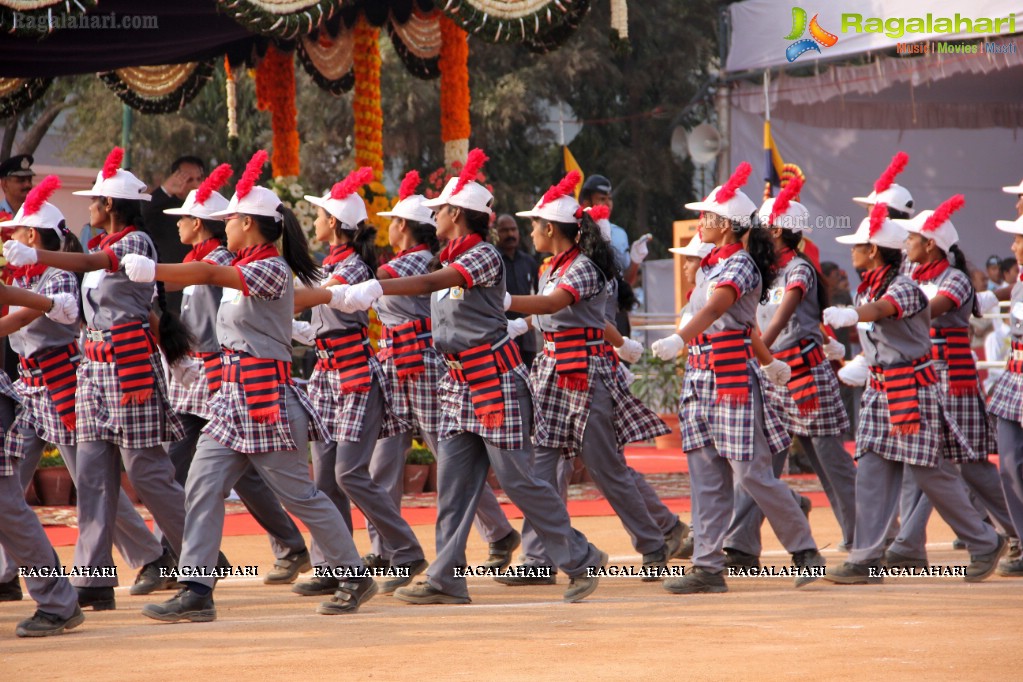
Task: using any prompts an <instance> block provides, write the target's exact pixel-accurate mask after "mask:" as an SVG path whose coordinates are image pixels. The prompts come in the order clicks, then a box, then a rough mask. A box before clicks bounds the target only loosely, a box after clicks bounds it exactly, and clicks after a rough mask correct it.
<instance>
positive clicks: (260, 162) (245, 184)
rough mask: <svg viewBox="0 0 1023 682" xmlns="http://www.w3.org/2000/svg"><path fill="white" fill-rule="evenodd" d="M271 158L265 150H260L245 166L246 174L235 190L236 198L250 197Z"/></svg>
mask: <svg viewBox="0 0 1023 682" xmlns="http://www.w3.org/2000/svg"><path fill="white" fill-rule="evenodd" d="M269 158H270V155H269V154H267V153H266V150H265V149H260V150H259V151H258V152H256V153H255V154H253V155H252V158H251V159H249V162H248V163H247V164H245V172H244V173H242V177H241V179H239V180H238V184H237V185H236V186H235V188H234V193H235V196H237V197H238V198H239V199H244V198H245V197H246V196H248V194H249V192H251V191H252V188H253V187H254V186H255V185H256V180H259V176H260V175H262V174H263V166H265V165H266V161H267V159H269Z"/></svg>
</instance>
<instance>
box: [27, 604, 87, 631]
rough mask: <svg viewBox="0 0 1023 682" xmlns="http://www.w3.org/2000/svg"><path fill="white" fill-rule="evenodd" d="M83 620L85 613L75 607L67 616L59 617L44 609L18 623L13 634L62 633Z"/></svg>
mask: <svg viewBox="0 0 1023 682" xmlns="http://www.w3.org/2000/svg"><path fill="white" fill-rule="evenodd" d="M84 622H85V615H84V614H83V613H82V609H81V608H79V607H78V606H76V607H75V612H74V613H72V614H71V615H70V616H69V617H67V618H61V617H60V616H56V615H54V614H52V613H47V612H46V611H36V612H35V613H34V614H32V617H31V618H26V619H25V620H23V621H21V622H20V623H18V627H17V628H15V630H14V634H16V635H17V636H18V637H49V636H50V635H63V634H64V631H65V630H70V629H71V628H76V627H78V626H79V625H81V624H82V623H84Z"/></svg>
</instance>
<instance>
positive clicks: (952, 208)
mask: <svg viewBox="0 0 1023 682" xmlns="http://www.w3.org/2000/svg"><path fill="white" fill-rule="evenodd" d="M965 205H966V197H964V196H963V195H962V194H956V195H955V196H952V197H949V198H948V199H945V201H943V202H941V205H940V206H938V208H936V209H934V213H932V214H931V216H930V217H929V218H928V219H927V220H925V221H924V226H923V227H921V228H920V231H921V232H933V231H934V230H936V229H938V228H939V227H941V226H942V225H943V224H944V223H945V222H946V221H947V220H948V219H949V218H951V217H952V214H953V213H955V212H956V211H958V210H959V209H961V208H962V207H963V206H965Z"/></svg>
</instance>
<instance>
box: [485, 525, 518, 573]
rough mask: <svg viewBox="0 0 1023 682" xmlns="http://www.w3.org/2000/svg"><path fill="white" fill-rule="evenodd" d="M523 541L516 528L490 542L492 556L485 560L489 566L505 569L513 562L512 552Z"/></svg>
mask: <svg viewBox="0 0 1023 682" xmlns="http://www.w3.org/2000/svg"><path fill="white" fill-rule="evenodd" d="M521 543H522V536H521V535H520V534H519V532H518V531H517V530H515V529H514V528H513V529H512V532H510V533H508V534H507V535H505V536H504V537H503V538H501V539H500V540H498V541H496V542H491V543H490V556H488V557H487V560H486V561H484V562H483V565H484V566H486V567H487V568H497V569H500V570H504V569H506V568H508V564H510V563H511V560H512V553H513V552H514V551H515V550H516V549H518V546H519V545H520V544H521Z"/></svg>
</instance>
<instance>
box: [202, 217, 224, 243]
mask: <svg viewBox="0 0 1023 682" xmlns="http://www.w3.org/2000/svg"><path fill="white" fill-rule="evenodd" d="M199 222H200V223H202V227H203V229H204V230H206V231H207V232H209V233H210V238H212V239H216V240H218V241H220V243H221V244H224V245H226V244H227V223H226V222H224V221H223V220H210V219H209V218H199Z"/></svg>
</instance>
